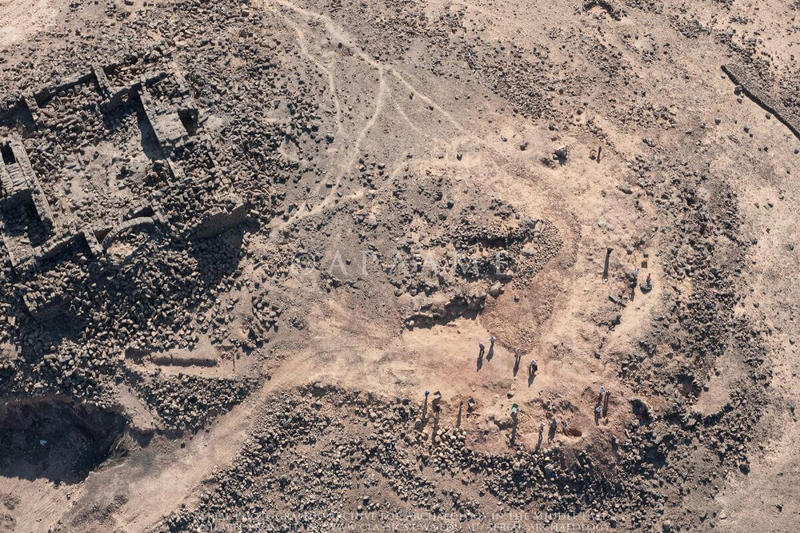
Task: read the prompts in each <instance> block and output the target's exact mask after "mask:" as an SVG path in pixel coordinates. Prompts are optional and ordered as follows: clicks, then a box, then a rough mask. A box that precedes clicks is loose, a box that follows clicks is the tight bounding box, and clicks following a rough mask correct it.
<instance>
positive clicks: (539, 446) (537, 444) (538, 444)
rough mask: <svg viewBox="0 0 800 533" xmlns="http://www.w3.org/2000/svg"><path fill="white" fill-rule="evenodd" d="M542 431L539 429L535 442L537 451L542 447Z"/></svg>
mask: <svg viewBox="0 0 800 533" xmlns="http://www.w3.org/2000/svg"><path fill="white" fill-rule="evenodd" d="M543 434H544V431H539V440H538V441H537V442H536V451H537V452H538V451H539V450H540V449H541V448H542V436H543Z"/></svg>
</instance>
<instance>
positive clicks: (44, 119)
mask: <svg viewBox="0 0 800 533" xmlns="http://www.w3.org/2000/svg"><path fill="white" fill-rule="evenodd" d="M142 66H143V65H142V62H140V61H138V60H137V58H135V57H133V58H126V59H125V60H123V61H121V62H119V63H117V64H112V65H106V66H101V65H92V66H91V69H90V70H89V72H86V73H84V74H80V75H77V76H74V77H72V78H70V79H67V80H64V81H60V82H57V83H54V84H53V85H50V86H48V87H44V88H42V89H41V90H39V91H35V92H25V93H23V94H21V95H19V96H18V97H16V98H12V99H10V100H8V101H7V102H6V103H5V104H3V103H2V102H0V152H1V154H2V164H0V236H2V244H3V249H4V250H5V252H6V254H7V256H8V261H9V262H10V264H11V267H12V268H13V271H14V273H15V275H16V276H17V277H18V278H19V279H20V280H24V279H27V278H31V277H33V276H37V275H46V273H47V271H48V270H49V269H50V268H52V267H53V266H54V265H56V264H58V263H59V262H60V261H63V260H65V259H67V258H68V257H70V256H71V255H72V256H74V255H76V254H81V255H82V257H84V258H87V259H89V260H104V259H105V258H106V257H107V255H108V253H109V250H110V248H112V247H113V246H114V244H115V242H116V241H117V240H118V239H120V238H122V237H123V236H125V235H127V234H132V233H143V234H144V233H147V234H158V235H173V236H178V237H179V238H186V239H189V240H197V239H207V238H210V237H213V236H215V235H217V234H219V233H221V232H223V231H225V230H227V229H229V228H232V227H234V226H237V225H239V224H241V223H243V222H244V221H245V220H246V218H247V212H248V211H247V208H246V206H245V204H244V202H242V201H241V199H240V198H239V196H238V195H236V194H235V192H234V191H232V190H229V188H226V187H225V186H224V185H220V184H221V183H226V181H227V180H223V179H220V177H219V172H218V171H217V169H216V168H215V158H214V155H213V153H212V152H213V150H214V144H213V142H212V141H211V139H210V138H209V137H208V136H207V135H206V134H205V133H204V132H202V131H201V129H200V123H199V112H198V108H197V105H196V104H195V101H194V98H193V97H192V95H191V92H190V90H189V89H188V88H187V85H186V83H185V81H184V79H183V77H182V76H181V75H180V74H179V73H178V72H177V70H176V69H174V68H168V69H158V70H155V71H146V70H145V71H143V69H142ZM87 110H89V111H88V112H87ZM131 117H133V118H131ZM126 120H127V121H128V123H133V124H134V127H129V130H130V132H131V133H130V134H129V135H128V136H127V137H128V138H129V139H133V141H135V140H136V139H135V137H137V135H138V134H139V133H140V131H141V137H142V146H141V152H142V155H141V157H140V159H141V160H142V161H144V163H141V162H140V166H144V167H145V168H146V170H147V171H149V172H150V173H151V174H153V173H154V174H156V175H159V176H165V177H163V178H162V179H161V182H158V183H155V184H154V186H153V187H150V188H147V187H146V186H143V185H141V184H140V183H139V182H137V183H136V184H135V187H133V186H132V187H130V189H131V190H132V191H133V192H138V193H139V196H138V197H137V196H134V195H133V194H132V193H131V191H127V190H126V191H127V192H128V193H129V194H128V196H121V195H118V194H116V192H117V191H114V190H109V191H106V190H104V189H103V187H102V185H98V184H103V183H109V182H111V181H115V180H116V181H118V180H119V178H117V177H116V176H113V177H112V178H109V177H108V176H103V175H99V176H98V175H96V174H98V172H97V171H96V170H95V171H94V174H92V171H90V170H88V169H86V168H82V169H81V170H80V171H79V172H73V171H72V170H71V169H73V168H75V167H76V166H78V165H75V164H73V163H71V162H69V163H67V164H66V165H64V164H63V163H62V164H61V165H59V161H58V159H57V158H56V157H54V156H53V154H60V153H61V152H63V151H64V150H60V148H62V143H63V142H64V140H66V142H68V143H69V144H70V147H75V150H74V152H75V154H76V155H75V159H77V160H80V159H81V157H82V155H83V154H85V153H86V152H87V151H88V150H90V149H93V148H94V147H93V146H92V143H93V142H96V141H95V138H97V137H104V135H106V134H108V136H109V138H110V139H111V142H109V141H106V145H107V146H111V147H112V148H113V147H114V142H113V141H114V139H115V138H114V137H111V135H114V134H117V130H121V129H122V126H121V124H123V123H125V121H126ZM136 124H138V130H140V131H137V128H136V127H135V125H136ZM92 128H94V130H92ZM148 129H149V130H150V132H152V134H151V135H149V138H150V139H151V140H153V141H154V142H152V143H151V144H152V146H149V147H148V146H146V145H145V138H146V137H147V136H148V133H149V132H148V131H147V130H148ZM92 131H94V132H99V135H94V137H93V136H92ZM87 132H88V133H87ZM109 132H110V133H109ZM48 135H49V136H48ZM125 140H126V139H124V138H123V139H122V142H125ZM117 142H120V141H119V140H117ZM28 145H33V146H34V148H33V150H35V154H36V157H34V155H33V152H31V151H30V150H31V149H30V148H28ZM42 146H43V147H42ZM148 150H150V151H151V152H152V153H147V151H148ZM29 154H31V157H29ZM124 155H125V154H124V153H123V154H121V155H120V156H119V157H117V156H114V157H112V161H113V160H117V159H124ZM145 156H146V157H145ZM37 158H38V159H37ZM31 159H37V161H39V160H41V161H42V162H43V163H42V164H41V165H40V167H47V166H48V165H49V167H50V168H53V169H54V170H53V172H52V173H50V172H45V173H43V172H42V171H41V168H40V171H39V174H40V175H39V176H37V172H36V171H35V169H34V167H35V165H32V164H31ZM54 160H55V161H54ZM198 162H199V163H198ZM65 166H67V167H69V169H66V168H64V167H65ZM62 171H63V172H67V171H69V172H71V173H72V174H80V173H81V172H82V173H83V174H85V175H84V176H83V177H81V176H77V177H75V176H73V177H72V180H73V181H74V180H83V183H87V184H88V185H86V186H85V187H84V189H86V190H89V191H91V192H92V193H93V194H95V197H92V198H89V199H86V198H80V200H74V199H73V198H72V197H73V196H75V197H81V196H86V195H85V194H72V193H73V192H74V189H73V185H72V183H59V181H64V182H67V181H68V180H63V179H61V177H62V176H61V175H60V174H59V172H62ZM113 171H118V173H119V175H120V176H123V177H124V176H127V175H128V174H130V173H131V171H130V170H129V169H128V168H126V167H125V166H121V167H120V168H118V169H117V168H115V169H108V167H104V168H103V169H102V171H101V172H99V174H104V173H109V174H113ZM40 180H43V181H40ZM140 181H144V180H140ZM156 181H158V180H156ZM43 183H44V184H45V185H46V186H43ZM48 187H49V190H47V191H45V190H44V189H46V188H48ZM59 187H61V190H60V189H59ZM186 190H189V191H196V190H200V191H201V192H200V193H197V194H194V195H193V196H192V198H191V199H190V201H186V200H187V198H186V195H187V193H185V192H184V191H186ZM80 192H81V193H83V192H84V190H83V189H81V191H80ZM189 194H191V193H189ZM48 198H50V201H48ZM161 200H164V203H165V204H166V207H165V206H164V205H162V202H161ZM70 201H72V202H73V203H78V202H81V203H80V204H79V205H80V210H77V209H70V208H69V202H70ZM62 204H63V205H62ZM132 204H133V205H135V207H133V208H131V207H130V205H132ZM64 205H67V207H64ZM184 206H185V209H184ZM165 209H166V211H167V212H165ZM1 254H2V250H0V260H2V255H1ZM39 296H40V295H39ZM59 298H61V295H53V297H52V300H53V301H58V300H59ZM22 300H23V302H24V304H25V306H26V308H27V309H28V311H29V312H31V314H33V315H34V316H37V315H38V316H45V315H46V314H47V313H43V312H40V311H41V310H42V309H49V308H52V307H53V306H52V305H49V303H48V302H42V301H39V300H41V298H40V297H38V296H37V297H34V296H32V295H25V294H23V295H22ZM56 307H58V306H56Z"/></svg>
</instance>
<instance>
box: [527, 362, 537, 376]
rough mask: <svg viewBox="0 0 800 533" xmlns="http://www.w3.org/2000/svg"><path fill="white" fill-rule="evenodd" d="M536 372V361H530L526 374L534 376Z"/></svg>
mask: <svg viewBox="0 0 800 533" xmlns="http://www.w3.org/2000/svg"><path fill="white" fill-rule="evenodd" d="M537 370H539V365H538V364H537V363H536V359H531V364H530V366H529V367H528V372H529V373H530V374H535V373H536V371H537Z"/></svg>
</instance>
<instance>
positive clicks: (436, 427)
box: [431, 408, 441, 446]
mask: <svg viewBox="0 0 800 533" xmlns="http://www.w3.org/2000/svg"><path fill="white" fill-rule="evenodd" d="M440 411H441V409H439V408H435V409H434V410H433V430H432V431H431V446H436V435H437V434H438V433H439V412H440Z"/></svg>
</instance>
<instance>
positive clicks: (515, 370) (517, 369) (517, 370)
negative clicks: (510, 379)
mask: <svg viewBox="0 0 800 533" xmlns="http://www.w3.org/2000/svg"><path fill="white" fill-rule="evenodd" d="M517 372H519V357H517V358H515V359H514V377H517Z"/></svg>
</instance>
